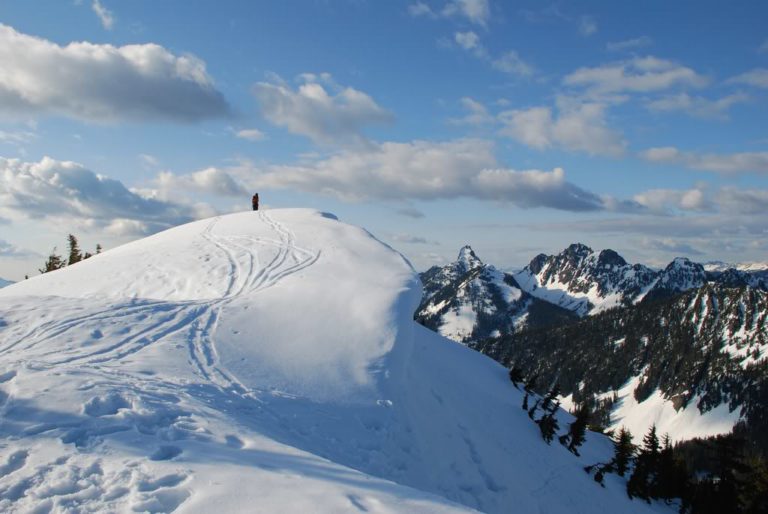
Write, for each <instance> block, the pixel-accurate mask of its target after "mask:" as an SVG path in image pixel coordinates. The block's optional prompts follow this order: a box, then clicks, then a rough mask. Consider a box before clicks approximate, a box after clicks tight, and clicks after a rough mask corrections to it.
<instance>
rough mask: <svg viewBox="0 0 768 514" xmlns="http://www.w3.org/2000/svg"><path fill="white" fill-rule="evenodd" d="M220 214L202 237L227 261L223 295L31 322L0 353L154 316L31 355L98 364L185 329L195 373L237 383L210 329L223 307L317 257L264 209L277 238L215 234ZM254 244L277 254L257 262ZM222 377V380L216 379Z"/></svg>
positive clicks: (229, 384)
mask: <svg viewBox="0 0 768 514" xmlns="http://www.w3.org/2000/svg"><path fill="white" fill-rule="evenodd" d="M219 219H220V218H214V219H213V220H212V221H211V223H210V224H209V225H208V227H206V229H205V230H204V231H203V234H202V237H203V238H204V239H205V240H206V241H208V242H209V243H210V244H211V245H212V246H214V247H215V248H216V249H217V250H218V251H220V252H221V253H223V254H224V255H225V256H226V258H227V260H228V262H229V265H230V268H231V273H230V274H229V275H230V282H229V284H228V286H227V289H226V291H225V293H224V295H223V296H222V297H221V298H220V299H216V300H196V301H187V302H154V301H153V302H142V303H140V304H132V303H129V304H126V305H118V306H111V307H110V308H108V309H104V310H100V311H97V312H94V313H89V314H85V315H82V316H76V317H73V318H66V319H64V320H63V321H53V322H50V323H44V324H42V325H41V326H39V327H35V328H33V329H32V330H30V331H29V332H27V333H25V334H23V335H21V336H20V337H17V338H15V339H14V340H11V341H10V343H6V344H5V345H4V346H2V347H0V356H2V355H3V354H5V353H7V352H9V351H11V350H14V349H16V348H17V347H19V349H23V350H25V351H29V350H33V349H34V348H35V347H36V346H44V344H43V343H45V342H46V341H48V340H51V339H53V338H58V337H62V336H64V335H65V334H66V332H67V331H68V330H70V329H72V328H76V327H81V326H83V325H84V324H96V325H105V324H110V323H116V322H121V323H122V324H125V323H126V322H129V321H130V320H137V321H140V320H144V319H147V318H149V317H152V318H156V320H155V321H154V322H153V323H151V324H149V325H148V326H145V327H144V328H142V329H141V330H139V331H138V332H136V333H133V334H129V335H126V337H124V338H122V339H120V340H118V341H117V342H116V343H114V344H112V345H110V346H107V347H103V348H95V349H92V350H91V351H87V352H81V350H83V349H84V348H83V347H82V346H78V347H77V348H75V349H73V351H71V352H64V353H65V355H64V356H62V357H61V358H53V359H50V358H51V357H52V356H56V355H60V354H61V353H62V352H61V350H60V349H57V350H56V351H49V352H43V353H41V354H38V355H36V357H38V358H40V359H43V360H44V361H45V362H46V364H48V365H53V366H61V365H66V364H99V363H105V362H109V361H115V360H119V359H123V358H125V357H127V356H129V355H132V354H134V353H137V352H139V351H141V350H142V349H144V348H145V347H147V346H149V345H151V344H155V343H157V342H159V341H162V340H163V339H165V338H166V337H168V336H171V335H174V334H178V333H182V332H186V334H187V337H186V339H187V342H188V345H189V352H190V359H191V360H192V363H193V364H194V366H195V368H196V369H197V372H198V373H199V375H200V377H201V378H203V379H205V380H214V381H217V383H219V385H222V386H225V387H230V388H231V387H235V388H237V387H240V386H239V385H237V384H236V383H235V380H234V379H233V378H232V377H231V376H230V374H229V372H227V371H226V370H224V369H222V368H221V367H220V365H219V363H218V358H217V352H216V345H215V341H214V337H213V336H214V333H215V330H216V323H217V321H218V318H219V316H220V314H221V311H222V309H223V308H224V307H225V306H226V305H227V304H229V303H231V302H232V300H234V299H236V298H238V297H240V296H243V295H246V294H248V295H250V294H254V293H258V292H259V291H261V290H263V289H266V288H268V287H272V286H274V285H275V284H277V283H278V282H279V281H280V280H282V279H284V278H285V277H287V276H289V275H291V274H294V273H297V272H299V271H301V270H302V269H304V268H306V267H308V266H310V265H312V264H313V263H314V262H315V261H317V259H318V258H319V257H320V252H313V251H311V250H308V249H304V248H301V247H298V246H296V244H295V240H294V239H295V238H294V236H293V234H292V233H291V232H290V231H289V230H288V229H286V228H285V227H284V226H283V225H282V224H280V223H278V222H276V221H274V220H273V219H272V218H271V217H270V216H269V215H268V214H266V213H265V212H264V211H260V212H259V219H260V220H261V221H262V222H264V223H265V224H266V225H267V226H269V227H270V228H271V229H272V230H273V231H274V232H275V234H276V235H277V237H278V239H275V240H273V239H264V238H256V237H248V236H234V237H222V236H217V235H216V234H215V233H214V227H215V225H216V223H217V222H218V221H219ZM259 246H274V247H276V248H277V253H276V254H275V256H274V257H273V258H272V260H271V261H270V262H268V263H267V264H266V265H265V266H263V267H262V266H260V263H259V257H258V252H257V249H258V248H259ZM236 250H240V251H245V252H246V254H247V259H248V261H249V262H248V265H247V266H245V268H246V269H245V270H244V269H243V268H244V267H243V266H242V265H241V264H240V259H238V257H237V255H236V254H235V251H236ZM220 379H223V381H224V382H223V383H221V382H220V381H219V380H220Z"/></svg>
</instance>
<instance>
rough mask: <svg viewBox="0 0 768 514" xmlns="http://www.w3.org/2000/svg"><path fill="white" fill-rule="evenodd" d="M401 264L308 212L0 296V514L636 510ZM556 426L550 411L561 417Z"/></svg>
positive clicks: (210, 225)
mask: <svg viewBox="0 0 768 514" xmlns="http://www.w3.org/2000/svg"><path fill="white" fill-rule="evenodd" d="M420 293H421V291H420V286H419V282H418V279H417V276H416V274H415V273H414V272H413V270H412V268H411V267H410V265H409V264H408V263H407V262H406V261H405V260H404V259H403V258H402V257H401V256H400V255H399V254H398V253H396V252H395V251H393V250H391V249H390V248H389V247H387V246H385V245H383V244H381V243H380V242H378V241H377V240H376V239H375V238H373V237H372V236H371V235H370V234H369V233H367V232H366V231H364V230H362V229H360V228H356V227H352V226H349V225H346V224H343V223H340V222H338V221H336V220H335V219H333V218H332V217H331V216H329V215H323V214H321V213H318V212H315V211H310V210H275V211H267V212H265V211H261V212H259V213H252V212H248V213H240V214H233V215H228V216H224V217H220V218H215V219H211V220H204V221H199V222H194V223H191V224H188V225H184V226H181V227H178V228H175V229H172V230H169V231H166V232H163V233H161V234H157V235H155V236H153V237H150V238H147V239H144V240H141V241H137V242H134V243H131V244H128V245H125V246H123V247H120V248H117V249H115V250H110V251H108V252H105V253H103V254H101V255H97V256H94V257H92V258H90V259H88V260H87V261H83V262H81V263H78V264H76V265H74V266H71V267H68V268H66V269H63V270H59V271H56V272H52V273H49V274H45V275H42V276H39V277H35V278H32V279H29V280H26V281H24V282H21V283H18V284H15V285H13V286H10V287H8V288H5V289H3V290H2V291H1V292H0V511H2V512H75V511H77V512H97V511H98V512H127V511H139V512H171V511H177V512H180V513H183V512H214V511H215V512H358V511H367V512H411V511H412V512H464V511H468V510H470V509H471V508H475V509H479V510H482V511H486V512H492V513H495V512H498V513H500V512H509V511H510V509H515V510H516V511H518V512H544V513H566V512H568V513H572V512H584V513H586V512H590V513H592V512H597V513H614V512H649V511H651V510H652V509H655V510H661V511H664V509H665V507H663V506H661V505H654V506H653V507H651V506H649V505H646V504H645V503H644V502H639V501H634V502H632V501H630V500H628V499H627V496H626V493H625V491H624V488H623V485H622V484H620V483H619V482H618V480H619V479H618V478H617V477H613V476H611V477H608V479H607V481H606V482H607V488H605V489H603V488H600V487H598V486H596V485H595V484H594V482H593V481H592V479H591V478H590V477H589V476H588V475H587V474H585V473H584V472H583V470H582V466H583V465H585V464H591V463H594V462H596V461H605V460H607V459H608V457H609V455H610V442H609V441H608V440H607V439H606V438H604V437H602V436H597V435H593V436H591V437H590V438H589V440H588V441H587V443H586V444H585V445H584V447H582V456H583V457H582V458H577V457H575V456H573V455H571V454H570V453H569V452H567V451H566V450H565V449H564V448H563V447H561V446H560V445H558V444H553V445H552V446H547V445H546V444H544V443H543V442H542V441H541V439H540V437H539V435H538V428H537V427H536V425H535V424H533V423H532V422H531V421H530V420H529V419H528V417H527V415H526V413H525V412H524V411H522V410H521V409H520V407H519V405H520V402H521V396H520V393H519V392H518V391H517V390H516V389H514V388H513V387H512V385H511V384H510V382H509V380H508V378H507V376H506V370H505V369H504V368H503V367H501V366H500V365H498V364H496V363H495V362H493V361H491V360H490V359H488V358H486V357H484V356H482V355H480V354H478V353H476V352H473V351H472V350H469V349H467V348H464V347H462V346H460V345H455V344H447V342H446V340H445V339H443V338H442V337H441V336H439V335H437V334H434V333H432V332H430V331H429V330H427V329H425V328H423V327H421V326H419V325H417V324H416V323H415V322H413V321H412V315H413V311H414V309H415V307H416V305H417V304H418V302H419V299H420ZM567 416H568V415H567V414H564V413H563V414H562V417H563V420H562V422H563V425H564V424H565V422H566V421H567V419H566V418H567Z"/></svg>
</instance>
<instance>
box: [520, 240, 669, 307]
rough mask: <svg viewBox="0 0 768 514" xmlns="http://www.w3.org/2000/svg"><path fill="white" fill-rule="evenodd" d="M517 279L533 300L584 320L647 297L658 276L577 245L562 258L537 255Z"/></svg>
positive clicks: (612, 255)
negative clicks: (644, 295) (549, 303)
mask: <svg viewBox="0 0 768 514" xmlns="http://www.w3.org/2000/svg"><path fill="white" fill-rule="evenodd" d="M515 279H516V280H517V282H518V283H519V284H520V285H521V287H522V288H523V289H524V290H525V291H526V292H528V293H530V294H532V295H533V296H536V297H537V298H540V299H542V300H546V301H548V302H551V303H554V304H556V305H559V306H560V307H563V308H565V309H568V310H570V311H573V312H575V313H576V314H578V315H579V316H584V315H587V314H597V313H598V312H602V311H603V310H605V309H609V308H611V307H616V306H619V305H623V304H626V303H629V302H630V301H632V300H633V299H634V298H636V297H638V296H640V295H642V294H644V293H645V292H646V291H647V290H648V289H649V288H650V287H651V286H652V284H653V282H654V279H655V272H654V271H653V270H651V269H650V268H647V267H645V266H642V265H640V264H635V265H630V264H628V263H627V262H626V261H625V260H624V259H623V258H622V257H621V256H620V255H619V254H617V253H616V252H614V251H613V250H603V251H601V252H600V253H599V254H597V253H595V252H594V251H592V249H591V248H589V247H588V246H586V245H583V244H579V243H577V244H572V245H571V246H569V247H568V248H566V249H565V250H563V251H562V252H560V253H559V254H558V255H549V256H548V255H545V254H540V255H537V256H536V257H534V259H533V260H531V262H530V264H529V265H528V266H526V267H525V268H524V269H523V270H521V271H519V272H518V273H516V274H515Z"/></svg>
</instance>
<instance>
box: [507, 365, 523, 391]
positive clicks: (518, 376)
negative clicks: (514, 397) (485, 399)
mask: <svg viewBox="0 0 768 514" xmlns="http://www.w3.org/2000/svg"><path fill="white" fill-rule="evenodd" d="M509 379H510V380H511V381H512V384H513V385H514V386H515V387H517V388H518V389H520V388H519V387H518V384H519V383H520V382H522V381H523V380H525V377H524V376H523V370H522V369H520V368H518V367H517V366H513V367H512V369H510V370H509Z"/></svg>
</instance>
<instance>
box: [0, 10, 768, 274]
mask: <svg viewBox="0 0 768 514" xmlns="http://www.w3.org/2000/svg"><path fill="white" fill-rule="evenodd" d="M42 13H44V15H42ZM766 20H768V5H766V4H764V3H762V2H729V3H727V4H726V3H723V2H717V1H696V2H693V1H690V2H685V1H680V2H668V1H647V2H643V3H642V4H637V5H635V4H632V5H630V4H629V3H626V2H554V3H548V2H540V1H530V2H506V1H505V2H501V1H494V0H430V1H427V0H421V1H413V0H410V1H387V2H379V1H373V0H367V1H366V0H325V1H319V0H318V1H309V0H306V1H298V0H296V1H289V2H266V1H264V2H257V1H253V2H234V1H219V2H215V3H214V2H193V3H191V2H185V1H170V0H167V1H164V2H160V3H158V2H152V1H142V0H132V1H130V2H118V1H117V0H98V1H95V0H80V1H72V2H70V1H62V0H58V1H43V0H39V1H35V2H29V1H24V0H18V1H17V0H4V1H3V2H2V4H0V23H2V26H1V27H0V39H2V41H0V158H1V159H2V160H0V277H4V278H11V279H20V278H22V277H23V276H24V274H34V273H36V269H37V267H39V264H40V262H42V260H43V257H44V255H45V254H46V253H47V252H48V251H50V249H51V248H52V247H53V246H54V245H58V247H59V248H61V247H63V246H64V241H65V236H66V234H67V233H69V232H72V233H75V234H77V235H79V236H80V239H81V241H82V242H83V244H84V246H86V247H93V246H95V244H96V243H97V242H100V243H101V244H102V245H104V246H105V247H107V248H110V247H114V246H116V245H118V244H121V243H124V242H127V241H130V240H132V239H136V238H138V237H143V236H145V235H147V234H150V233H153V232H156V231H158V230H162V229H164V228H167V227H170V226H173V225H175V224H178V223H183V222H185V221H189V220H192V219H196V218H201V217H207V216H211V215H214V214H216V213H221V212H231V211H233V210H240V209H246V208H248V206H249V205H248V198H249V196H250V193H251V192H252V191H256V190H258V191H259V192H260V193H261V195H262V199H263V200H262V201H263V203H265V204H266V205H268V206H270V207H293V206H306V207H314V208H319V209H322V210H327V211H332V212H334V213H336V214H337V215H339V216H340V217H341V218H342V219H343V220H345V221H349V222H351V223H355V224H359V225H363V226H365V227H366V228H368V229H369V230H371V231H372V232H374V233H375V234H376V235H377V236H378V237H380V238H381V239H382V240H384V241H386V242H388V243H390V244H392V245H393V246H394V247H396V248H397V249H399V250H400V251H401V252H403V253H404V254H405V255H406V256H407V257H408V258H409V259H411V261H412V262H413V263H414V265H415V266H416V267H417V268H418V269H424V268H426V267H428V266H430V265H432V264H439V263H442V262H445V261H447V260H451V259H453V258H454V257H455V254H456V252H457V251H458V248H459V247H460V246H462V245H463V244H467V243H469V244H471V245H472V246H473V247H474V248H475V249H476V251H477V252H478V254H479V255H480V256H481V258H483V259H484V260H486V261H489V262H493V263H494V264H497V265H499V266H502V267H514V266H520V265H524V264H526V263H527V261H528V260H530V258H532V257H533V256H534V255H535V254H536V253H539V252H547V253H550V252H555V251H559V250H560V249H562V248H563V247H565V246H567V245H568V244H570V243H571V242H574V241H581V242H585V243H587V244H589V245H591V246H592V247H593V248H595V249H599V248H606V247H611V248H614V249H616V250H617V251H619V252H620V253H622V254H623V255H624V256H625V257H627V258H628V259H629V260H631V261H640V262H645V263H649V264H654V265H663V264H664V263H666V262H668V261H669V260H670V259H671V258H673V257H675V256H677V255H686V256H689V257H691V258H694V259H696V260H702V261H703V260H710V259H722V260H728V261H737V262H738V261H752V260H768V258H766V256H765V254H766V249H767V247H768V237H767V236H768V233H767V230H766V229H767V228H768V227H767V226H766V222H765V218H766V216H765V215H766V210H768V184H766V177H767V176H768V128H767V127H768V123H766V122H765V120H766V119H768V116H767V114H768V113H767V112H766V107H768V29H766V23H765V22H766Z"/></svg>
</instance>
